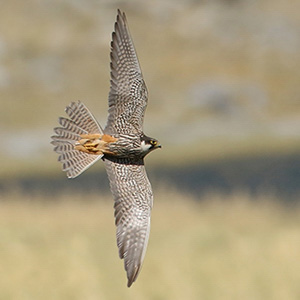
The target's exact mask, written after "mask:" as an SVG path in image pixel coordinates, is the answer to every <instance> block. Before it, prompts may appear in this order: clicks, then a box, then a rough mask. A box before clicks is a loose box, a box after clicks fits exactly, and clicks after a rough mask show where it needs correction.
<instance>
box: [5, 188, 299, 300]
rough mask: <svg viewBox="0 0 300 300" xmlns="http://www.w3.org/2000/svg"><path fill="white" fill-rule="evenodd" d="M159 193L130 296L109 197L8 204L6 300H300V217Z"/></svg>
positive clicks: (240, 201) (241, 198) (259, 204)
mask: <svg viewBox="0 0 300 300" xmlns="http://www.w3.org/2000/svg"><path fill="white" fill-rule="evenodd" d="M194 200H195V199H193V198H192V197H189V196H186V195H181V194H179V193H176V192H167V191H164V190H161V191H158V192H157V193H156V197H155V205H154V210H153V214H152V228H151V236H150V242H149V246H148V251H147V255H146V259H145V262H144V266H143V269H142V272H141V273H140V276H139V278H138V280H137V282H136V283H134V284H133V286H132V287H131V288H130V289H128V288H127V287H126V276H125V271H124V269H123V262H122V261H121V260H120V259H119V258H118V253H117V246H116V242H115V227H114V220H113V203H112V200H111V196H110V195H105V196H101V195H86V196H84V195H78V194H77V195H72V196H71V195H61V196H58V197H57V196H56V197H55V199H53V197H50V196H49V197H45V196H34V197H29V196H25V197H24V196H21V195H20V193H15V194H14V195H12V194H9V195H6V196H4V197H3V199H2V200H1V202H0V262H1V272H0V299H22V300H24V299H125V300H126V299H155V300H156V299H157V300H159V299H172V300H173V299H180V300H181V299H197V300H198V299H239V300H240V299H246V300H247V299H251V300H252V299H263V300H265V299H280V300H281V299H299V298H300V286H299V282H300V208H299V207H284V206H283V205H284V204H282V203H279V202H278V201H277V200H276V199H275V198H274V197H268V196H261V197H258V198H255V199H254V198H250V196H248V195H245V194H243V193H236V194H234V195H228V196H226V197H224V196H219V195H207V196H206V197H204V198H202V199H200V200H201V201H194Z"/></svg>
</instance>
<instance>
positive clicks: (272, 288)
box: [0, 0, 300, 299]
mask: <svg viewBox="0 0 300 300" xmlns="http://www.w3.org/2000/svg"><path fill="white" fill-rule="evenodd" d="M117 8H120V9H121V10H123V11H125V12H126V14H127V18H128V22H129V26H130V29H131V34H132V36H133V39H134V43H135V46H136V49H137V52H138V56H139V60H140V63H141V67H142V70H143V75H144V78H145V81H146V84H147V87H148V90H149V94H150V98H149V105H148V108H147V112H146V118H145V132H146V134H147V135H149V136H153V137H155V138H157V139H158V140H159V141H160V142H161V143H162V145H163V148H162V149H161V150H160V151H155V152H154V153H152V154H151V155H149V157H147V158H146V165H147V170H148V173H149V177H150V180H151V182H152V185H153V188H154V192H155V205H154V211H153V218H152V224H153V229H152V234H151V237H150V242H149V249H148V253H147V255H146V260H145V266H144V268H143V271H142V272H141V274H140V277H139V279H138V281H137V283H136V284H134V286H133V287H132V288H131V289H130V290H128V289H127V288H125V274H124V271H123V269H122V262H121V261H119V259H118V256H117V249H116V245H115V239H114V231H115V228H114V225H113V208H112V205H113V203H112V196H111V195H110V193H109V188H108V180H107V177H106V174H105V171H104V168H103V165H102V164H101V162H100V163H97V164H96V165H95V166H93V167H92V168H91V169H90V170H88V171H87V172H85V173H84V174H83V175H81V176H80V177H79V178H77V179H75V180H67V179H66V177H65V174H63V173H62V172H61V170H60V169H61V166H60V165H59V163H58V162H57V155H56V154H55V153H54V152H53V150H52V146H51V145H50V136H51V135H52V134H53V127H55V126H57V124H58V123H57V118H58V116H63V115H64V108H65V106H66V105H68V104H69V103H70V102H71V101H76V100H81V101H83V102H84V103H85V104H86V105H87V106H88V107H89V108H90V110H91V111H92V112H93V113H94V115H95V116H96V117H97V118H98V120H99V122H100V123H101V124H102V126H104V125H105V123H106V118H107V95H108V91H109V50H110V40H111V32H112V31H113V24H114V22H115V18H116V11H117ZM299 11H300V3H299V1H296V0H288V1H283V0H273V1H269V0H261V1H255V0H254V1H250V0H248V1H247V0H245V1H242V0H227V1H226V0H223V1H222V0H212V1H197V0H186V1H179V0H164V1H137V0H132V1H122V0H121V1H107V0H106V1H105V0H51V1H50V0H40V1H38V0H29V1H21V0H19V1H17V0H12V1H4V2H3V3H1V10H0V103H1V111H0V137H1V142H2V147H1V148H0V166H1V168H0V197H1V202H0V215H1V219H0V222H1V226H0V262H1V264H2V265H3V266H5V268H4V269H6V271H7V272H6V273H5V275H4V274H2V275H0V287H1V288H0V298H1V299H116V297H122V299H182V298H187V299H200V298H202V299H299V298H300V288H299V287H298V286H297V284H296V283H297V282H299V280H300V275H299V274H300V264H299V261H300V260H299V258H300V257H299V253H300V239H299V236H300V229H299V214H300V209H299V207H298V205H299V204H298V202H299V196H300V96H299V95H300V84H299V82H300V51H299V49H300V14H299ZM1 249H2V251H1ZM108 258H109V259H108ZM113 264H114V265H113ZM57 274H59V275H57ZM15 286H17V287H18V288H15ZM116 286H118V287H120V289H116ZM118 293H119V294H118Z"/></svg>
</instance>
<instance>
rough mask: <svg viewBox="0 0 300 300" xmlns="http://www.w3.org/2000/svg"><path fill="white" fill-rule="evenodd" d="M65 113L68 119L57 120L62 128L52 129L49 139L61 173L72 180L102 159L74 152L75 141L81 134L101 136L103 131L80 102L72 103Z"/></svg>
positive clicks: (99, 156) (97, 156)
mask: <svg viewBox="0 0 300 300" xmlns="http://www.w3.org/2000/svg"><path fill="white" fill-rule="evenodd" d="M65 111H66V113H67V114H68V116H69V117H70V119H67V118H63V117H61V118H59V120H58V121H59V124H60V125H61V126H62V127H56V128H54V131H55V133H56V135H54V136H52V137H51V138H52V142H51V144H53V145H54V146H55V147H54V151H56V152H57V153H58V154H59V157H58V160H59V161H60V162H61V163H62V167H63V171H66V172H67V176H68V178H74V177H77V176H78V175H80V174H81V173H82V172H83V171H85V170H86V169H87V168H88V167H90V166H91V165H92V164H93V163H95V162H96V161H97V160H98V159H99V158H101V157H102V156H101V155H91V154H88V153H85V152H81V151H78V150H75V149H74V146H75V143H76V141H78V140H80V139H81V137H80V135H81V134H89V133H99V134H103V130H102V129H101V127H100V125H99V124H98V123H97V121H96V120H95V118H94V117H93V115H92V114H91V113H90V111H89V110H88V108H87V107H86V106H85V105H84V104H83V103H81V102H80V101H78V102H72V103H71V104H70V105H69V106H67V107H66V109H65Z"/></svg>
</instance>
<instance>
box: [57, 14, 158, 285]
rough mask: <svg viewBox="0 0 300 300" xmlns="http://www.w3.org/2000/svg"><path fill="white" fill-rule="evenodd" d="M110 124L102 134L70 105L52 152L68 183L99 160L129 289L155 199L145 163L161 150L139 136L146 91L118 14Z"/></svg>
mask: <svg viewBox="0 0 300 300" xmlns="http://www.w3.org/2000/svg"><path fill="white" fill-rule="evenodd" d="M110 58H111V62H110V76H111V80H110V91H109V96H108V106H109V108H108V120H107V124H106V127H105V128H104V129H102V127H101V126H100V125H99V123H98V122H97V121H96V119H95V118H94V117H93V115H92V114H91V113H90V111H89V110H88V109H87V107H86V106H85V105H84V104H83V103H81V102H80V101H78V102H72V103H71V104H69V105H68V106H67V107H66V109H65V112H66V113H67V115H68V118H64V117H60V118H59V124H60V125H61V127H56V128H54V131H55V134H56V135H54V136H52V144H53V145H54V150H55V151H56V152H57V153H58V154H59V157H58V160H59V161H60V162H61V163H62V169H63V171H65V172H66V173H67V176H68V178H74V177H76V176H78V175H79V174H81V173H82V172H83V171H85V170H86V169H87V168H89V167H90V166H91V165H92V164H94V163H95V162H96V161H97V160H99V159H100V158H101V159H102V160H103V162H104V165H105V168H106V171H107V174H108V178H109V181H110V188H111V192H112V194H113V197H114V209H115V214H114V215H115V224H116V226H117V245H118V248H119V255H120V258H121V259H124V266H125V270H126V272H127V279H128V284H127V285H128V287H130V286H131V285H132V283H133V282H134V281H135V280H136V278H137V276H138V274H139V271H140V269H141V265H142V263H143V259H144V256H145V252H146V248H147V243H148V238H149V232H150V214H151V209H152V203H153V193H152V189H151V185H150V182H149V180H148V177H147V174H146V170H145V166H144V157H145V156H146V155H147V154H148V153H150V152H151V151H153V150H155V149H158V148H161V145H160V144H159V142H158V141H157V140H156V139H154V138H151V137H148V136H146V135H145V134H144V132H143V121H144V114H145V110H146V107H147V102H148V93H147V88H146V85H145V82H144V79H143V75H142V71H141V68H140V65H139V61H138V58H137V54H136V51H135V48H134V45H133V42H132V39H131V36H130V33H129V29H128V24H127V20H126V16H125V13H122V12H121V11H120V10H118V14H117V20H116V22H115V27H114V32H113V33H112V42H111V52H110Z"/></svg>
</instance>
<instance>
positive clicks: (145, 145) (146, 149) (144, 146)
mask: <svg viewBox="0 0 300 300" xmlns="http://www.w3.org/2000/svg"><path fill="white" fill-rule="evenodd" d="M150 147H151V145H150V144H146V143H145V141H142V142H141V149H142V151H143V152H148V151H149V150H150Z"/></svg>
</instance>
